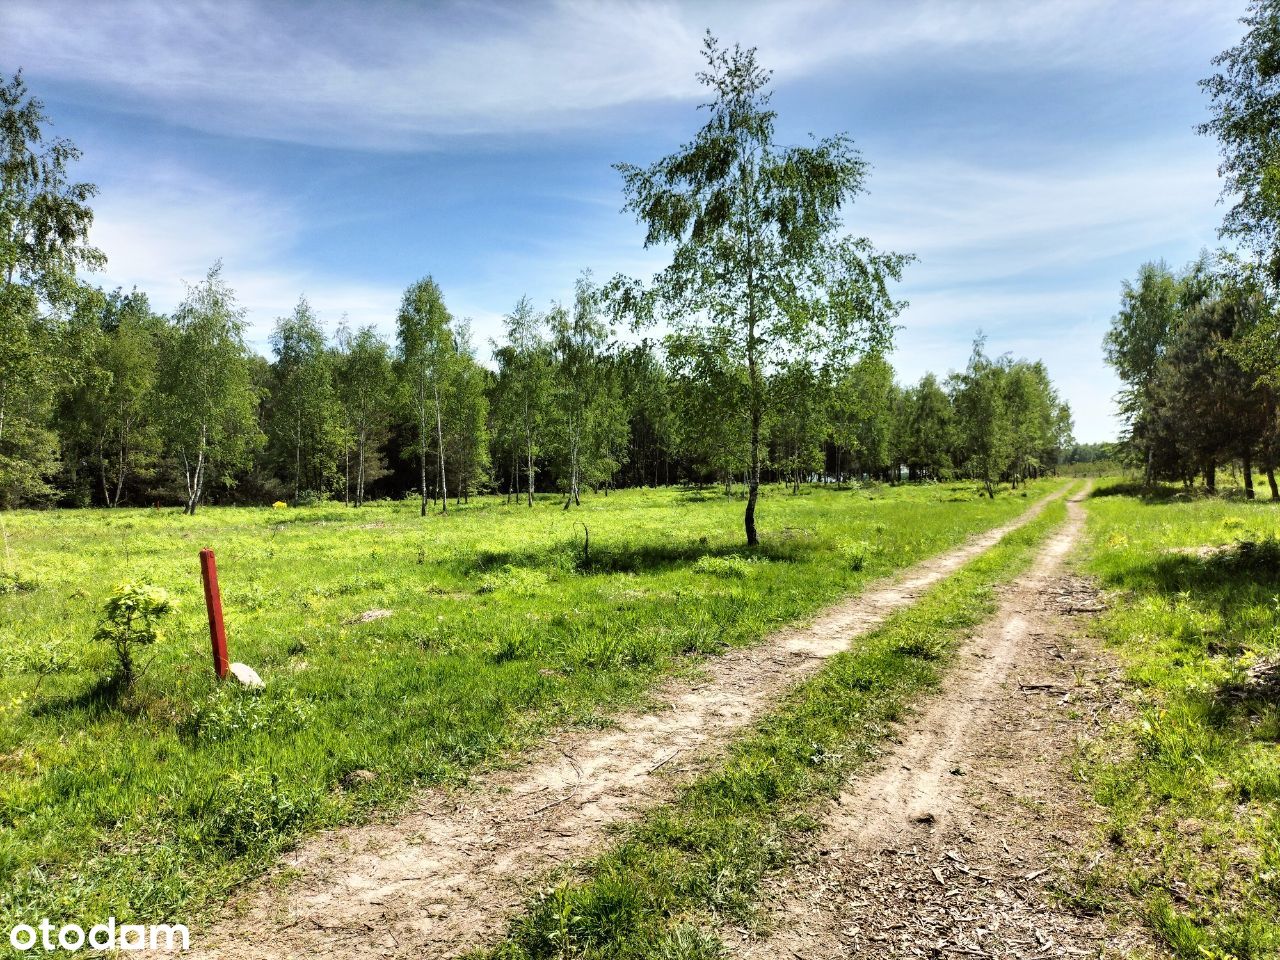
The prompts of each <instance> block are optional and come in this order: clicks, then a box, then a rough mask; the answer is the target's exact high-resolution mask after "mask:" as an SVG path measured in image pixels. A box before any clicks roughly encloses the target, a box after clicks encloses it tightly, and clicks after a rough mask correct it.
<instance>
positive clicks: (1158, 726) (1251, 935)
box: [1085, 484, 1280, 960]
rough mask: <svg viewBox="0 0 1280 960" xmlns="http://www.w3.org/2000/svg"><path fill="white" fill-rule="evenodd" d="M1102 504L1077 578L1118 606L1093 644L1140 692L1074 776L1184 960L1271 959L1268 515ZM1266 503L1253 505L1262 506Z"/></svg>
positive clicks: (1275, 766)
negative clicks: (1118, 663)
mask: <svg viewBox="0 0 1280 960" xmlns="http://www.w3.org/2000/svg"><path fill="white" fill-rule="evenodd" d="M1125 490H1126V488H1125V487H1123V486H1119V485H1116V484H1112V485H1110V486H1104V487H1102V488H1100V489H1099V490H1098V491H1097V493H1096V494H1095V497H1094V498H1093V500H1092V502H1091V504H1090V511H1089V512H1090V527H1089V538H1090V544H1089V554H1090V559H1089V561H1088V569H1089V570H1090V571H1091V572H1093V573H1094V574H1096V575H1097V576H1098V577H1099V578H1100V579H1101V581H1102V585H1103V586H1104V587H1106V588H1108V589H1111V590H1116V591H1120V594H1119V597H1120V600H1119V602H1116V603H1114V604H1113V605H1112V607H1111V611H1110V612H1109V613H1108V614H1106V615H1105V616H1104V617H1103V619H1102V621H1101V624H1100V625H1101V628H1102V630H1103V631H1104V636H1106V637H1107V638H1108V639H1109V641H1110V642H1111V643H1112V644H1113V645H1114V647H1115V649H1116V650H1117V651H1118V652H1119V654H1120V656H1121V658H1122V660H1123V662H1124V664H1125V666H1126V668H1127V671H1128V673H1129V676H1130V678H1131V679H1132V680H1133V682H1134V683H1135V685H1136V687H1137V690H1138V697H1139V700H1138V708H1137V713H1136V716H1135V717H1134V720H1133V723H1132V725H1131V727H1130V728H1128V729H1122V730H1118V731H1115V732H1114V733H1113V735H1112V736H1111V737H1110V738H1108V739H1107V740H1105V741H1104V742H1102V743H1100V744H1097V745H1096V751H1097V752H1096V755H1094V756H1092V757H1090V758H1088V759H1087V760H1086V762H1085V773H1086V774H1087V776H1089V778H1090V779H1091V780H1092V781H1093V783H1094V786H1095V789H1096V794H1097V797H1098V799H1099V800H1100V801H1101V802H1102V803H1103V804H1104V805H1105V807H1106V809H1107V811H1108V814H1109V826H1108V839H1109V841H1110V843H1111V844H1112V845H1113V847H1114V856H1113V857H1111V858H1109V860H1108V862H1109V863H1111V866H1110V867H1106V868H1104V869H1103V871H1102V872H1101V873H1100V874H1099V875H1098V876H1097V877H1095V878H1093V880H1094V883H1093V886H1092V887H1091V888H1090V891H1089V893H1088V894H1087V896H1098V897H1106V896H1108V892H1107V891H1108V888H1109V887H1110V886H1111V885H1121V886H1123V887H1124V888H1127V889H1128V890H1129V891H1130V892H1131V893H1133V894H1134V895H1136V896H1137V897H1138V898H1139V899H1140V900H1141V902H1142V904H1143V906H1144V909H1145V911H1146V914H1147V916H1148V919H1149V920H1150V922H1151V924H1152V926H1153V928H1154V929H1155V931H1156V932H1157V933H1158V934H1159V936H1160V937H1162V938H1163V940H1164V941H1165V942H1166V943H1167V944H1168V945H1169V946H1170V947H1171V948H1172V949H1173V950H1174V952H1175V953H1176V954H1177V955H1178V956H1181V957H1197V958H1204V957H1209V958H1221V960H1226V958H1229V957H1231V958H1239V960H1243V958H1255V957H1256V958H1261V957H1275V956H1278V955H1280V541H1278V540H1277V539H1276V537H1277V535H1280V512H1278V511H1277V506H1276V505H1275V504H1274V503H1272V502H1271V501H1270V500H1269V499H1262V500H1258V501H1254V502H1249V501H1245V500H1242V499H1232V500H1221V499H1203V498H1195V497H1188V496H1187V495H1185V494H1180V493H1175V492H1174V491H1165V492H1164V493H1162V494H1161V495H1159V496H1157V497H1154V498H1149V499H1145V500H1144V499H1140V498H1138V497H1135V496H1133V495H1127V494H1126V493H1125V492H1124V491H1125ZM1263 496H1264V497H1265V496H1266V495H1265V493H1264V494H1263Z"/></svg>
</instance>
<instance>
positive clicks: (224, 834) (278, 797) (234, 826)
mask: <svg viewBox="0 0 1280 960" xmlns="http://www.w3.org/2000/svg"><path fill="white" fill-rule="evenodd" d="M317 800H318V795H317V793H316V792H315V791H314V790H306V789H302V790H295V791H292V792H291V791H289V790H287V789H285V788H283V787H282V786H281V784H280V779H279V777H277V776H276V775H275V774H274V773H273V774H270V775H269V776H267V775H263V774H262V773H260V772H258V771H251V772H249V773H247V774H242V775H233V776H231V777H230V778H229V779H228V780H227V781H226V782H225V783H224V784H223V785H222V786H221V787H220V788H219V789H218V791H217V793H216V795H215V797H214V798H213V804H212V806H213V807H214V809H215V810H216V811H217V812H216V813H214V814H213V817H212V823H211V824H210V826H211V827H212V831H213V836H212V838H211V839H212V840H213V841H214V843H216V844H217V845H218V846H221V847H225V848H227V849H229V850H230V851H231V852H233V853H237V854H241V853H244V852H246V851H248V850H250V849H253V848H254V847H256V846H261V845H262V844H263V841H264V840H269V839H270V838H271V837H272V836H285V837H287V836H289V835H291V834H293V833H296V832H297V830H298V829H299V828H301V827H302V825H303V824H304V823H305V822H306V819H307V816H308V815H309V814H310V813H311V810H312V808H313V807H314V806H315V805H316V802H317Z"/></svg>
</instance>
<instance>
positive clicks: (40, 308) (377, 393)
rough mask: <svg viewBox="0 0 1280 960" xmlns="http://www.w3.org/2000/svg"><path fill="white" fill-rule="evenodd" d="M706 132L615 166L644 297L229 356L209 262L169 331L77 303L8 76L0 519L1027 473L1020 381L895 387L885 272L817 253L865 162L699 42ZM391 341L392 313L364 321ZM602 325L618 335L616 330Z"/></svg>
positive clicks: (419, 303)
mask: <svg viewBox="0 0 1280 960" xmlns="http://www.w3.org/2000/svg"><path fill="white" fill-rule="evenodd" d="M704 52H705V56H706V61H707V69H706V71H705V72H704V73H703V74H700V79H701V80H702V82H703V83H704V84H706V85H707V87H708V88H709V89H710V91H711V94H712V98H713V99H712V103H711V104H709V106H708V121H707V123H706V125H705V126H704V127H703V128H702V129H701V130H700V131H698V133H697V135H696V136H695V138H694V139H693V140H692V141H691V142H690V143H689V144H686V145H685V146H683V147H681V148H680V149H679V150H678V151H677V152H676V153H674V154H672V155H671V156H669V157H667V158H665V159H662V160H659V161H658V162H656V163H654V164H652V165H650V166H648V167H639V166H633V165H628V164H620V165H619V171H620V173H621V174H622V177H623V183H624V194H625V197H626V206H627V209H628V210H630V211H631V212H632V213H634V214H635V215H636V217H637V219H638V220H639V221H640V222H641V223H642V224H644V225H645V226H646V228H647V231H648V233H647V237H646V243H647V244H653V245H660V246H663V247H665V248H668V249H669V250H670V251H671V255H672V256H671V263H670V265H669V266H668V267H667V268H665V269H664V270H663V271H661V272H660V273H659V274H658V275H656V276H655V277H653V278H652V279H651V280H649V281H648V282H642V281H639V280H636V279H633V278H627V277H614V278H611V279H610V280H608V281H607V282H605V283H597V282H596V281H595V280H594V279H593V278H592V276H591V275H590V274H589V273H584V274H583V275H582V276H581V277H579V278H578V280H577V282H576V284H575V286H574V293H573V296H572V299H571V301H570V302H566V303H553V304H550V305H549V306H547V307H546V308H541V307H538V306H536V305H535V304H534V303H533V302H532V301H530V300H529V299H528V298H522V299H521V300H520V301H519V302H518V303H516V304H515V305H514V306H513V307H512V309H511V311H510V313H508V314H507V315H506V317H505V320H504V327H503V330H502V334H501V336H500V337H499V338H498V339H497V340H496V341H493V342H491V343H490V344H488V345H487V346H488V348H489V351H490V353H491V355H492V363H491V364H486V363H482V362H481V360H480V353H481V350H482V346H481V345H480V344H477V343H476V341H475V334H474V332H473V330H472V328H471V324H470V322H469V321H468V320H467V319H465V318H459V317H456V316H454V314H453V313H452V312H451V311H450V310H449V309H448V307H447V305H446V301H445V296H444V293H443V291H442V290H441V288H440V286H439V285H438V284H437V283H436V282H435V281H434V280H433V279H432V278H431V277H429V276H428V277H424V278H423V279H421V280H419V281H417V282H415V283H413V284H411V285H410V286H409V287H408V288H407V289H406V291H405V293H404V297H403V299H402V301H401V305H400V308H399V311H398V313H397V316H396V317H395V325H394V331H395V332H394V337H393V338H391V339H385V338H383V337H382V336H381V335H380V334H379V332H378V330H377V329H375V328H373V327H362V328H359V329H352V328H351V327H350V326H349V325H347V324H345V323H344V324H343V325H341V326H340V327H339V328H338V330H337V331H336V333H335V334H334V335H333V336H328V335H326V332H325V330H324V328H323V326H322V325H321V323H320V322H319V320H318V319H317V315H316V313H315V310H314V309H313V307H312V305H311V304H310V303H309V302H308V301H307V300H306V299H305V298H304V299H300V300H299V302H298V304H297V306H296V308H295V309H294V310H293V312H292V313H291V314H290V315H289V316H287V317H283V318H280V319H279V320H278V321H277V322H276V324H275V326H274V329H273V331H272V333H271V337H270V357H269V358H268V357H262V356H259V355H257V354H256V353H255V352H254V351H253V350H252V349H250V347H249V345H248V344H247V342H246V330H247V328H246V319H245V311H244V310H243V309H242V308H241V307H240V306H239V304H238V302H237V299H236V296H235V293H234V291H233V290H232V288H231V286H230V284H229V283H228V280H227V278H226V277H225V276H224V274H223V271H222V269H221V267H220V265H216V264H215V265H214V266H213V267H212V268H211V269H210V270H209V272H208V274H207V276H205V277H204V278H203V279H202V280H201V281H199V282H198V283H195V284H193V285H191V286H189V288H188V291H187V295H186V297H185V298H184V300H183V301H182V303H181V304H180V305H179V306H178V307H177V308H176V309H175V310H174V311H173V312H172V313H171V314H169V315H167V316H166V315H161V314H160V313H158V312H156V311H155V310H153V309H152V307H151V305H150V303H149V301H148V298H147V297H146V295H145V293H142V292H139V291H136V290H135V291H132V292H129V293H125V292H123V291H119V290H117V291H115V292H106V291H103V290H100V289H97V288H95V287H93V286H90V285H88V284H86V283H85V282H83V281H82V280H81V279H79V276H78V273H79V272H80V271H84V270H85V269H95V268H98V267H100V266H101V264H102V262H103V256H102V254H101V253H100V252H99V251H97V250H95V249H93V248H92V247H91V246H90V245H89V244H88V230H89V226H90V224H91V223H92V210H91V208H90V206H89V200H90V199H91V198H92V196H93V195H94V188H93V186H92V185H89V184H76V183H72V182H71V181H70V180H69V178H68V174H67V169H68V166H69V164H70V163H71V162H73V161H74V160H75V159H76V158H77V157H78V156H79V154H78V151H77V150H76V149H75V147H74V146H73V145H71V144H70V143H68V142H67V141H65V140H53V141H48V140H47V139H46V131H45V127H46V126H47V118H46V117H45V116H44V114H43V112H42V107H41V105H40V103H39V101H38V100H36V99H35V98H33V97H31V96H30V94H29V92H28V91H27V90H26V87H25V84H24V82H23V80H22V77H21V74H18V75H16V76H15V77H14V78H13V79H12V80H10V81H9V82H8V83H7V84H5V85H4V86H3V87H0V97H2V101H0V106H2V107H3V117H2V119H0V134H2V135H3V137H4V147H3V149H4V166H3V178H4V180H3V189H4V194H3V202H2V203H0V230H2V231H3V236H2V237H0V268H3V271H4V279H3V287H0V310H2V313H0V322H3V325H4V329H3V331H0V376H2V377H3V379H2V380H0V504H2V505H3V506H5V507H14V506H19V505H39V504H55V503H56V504H65V505H85V506H87V505H102V506H108V507H110V506H117V505H122V504H151V503H181V504H182V505H183V506H184V508H185V509H186V511H187V512H189V513H194V512H195V511H196V510H197V509H198V507H199V506H200V505H201V504H202V503H269V502H272V501H276V500H281V501H284V502H287V503H295V504H300V503H308V502H313V501H315V500H318V499H339V500H342V501H344V502H347V503H350V504H352V505H354V506H359V505H360V504H361V503H363V502H364V501H365V500H366V499H368V498H370V497H386V496H394V497H402V496H405V495H406V494H408V493H409V492H410V491H412V495H413V496H415V497H416V498H417V499H418V501H419V504H420V510H421V512H422V514H423V515H425V514H426V513H427V511H428V510H429V509H431V508H432V505H435V507H436V508H437V509H439V510H442V511H445V510H448V508H449V505H450V502H453V503H458V502H460V501H465V500H466V499H467V498H469V497H470V496H472V495H474V494H477V493H480V492H491V493H499V494H503V495H505V496H506V497H507V498H508V499H509V500H512V501H514V500H517V499H519V500H521V501H522V502H524V503H527V504H532V503H533V499H534V495H535V494H536V493H538V492H539V491H558V492H559V493H560V494H561V495H562V496H563V497H564V506H565V508H566V509H568V508H569V507H571V506H573V505H575V504H578V503H580V502H581V495H582V492H583V490H584V489H588V490H595V491H603V492H604V493H606V494H607V492H608V491H609V490H610V489H611V488H614V487H620V486H634V485H640V484H650V485H658V484H668V483H677V482H679V483H713V482H714V483H720V484H723V485H724V487H725V489H726V491H727V492H730V493H733V492H734V491H735V487H740V488H741V490H742V493H743V495H744V498H745V500H746V514H745V517H744V526H745V530H746V536H747V540H748V542H751V543H754V542H756V540H757V533H756V529H755V505H756V499H757V496H758V490H759V487H760V484H761V483H762V482H768V481H772V480H779V481H785V482H786V483H787V484H789V485H790V487H791V489H792V490H795V491H798V490H799V489H800V487H801V485H803V484H805V483H808V482H815V481H820V482H843V481H846V480H850V479H854V478H874V479H881V480H890V481H897V480H899V479H915V480H924V479H943V478H951V477H972V478H975V479H978V480H980V481H981V482H983V483H984V484H985V486H986V489H987V490H988V492H991V493H992V494H994V490H995V486H996V484H998V483H1000V482H1012V483H1014V484H1017V483H1020V482H1021V481H1022V480H1023V479H1025V478H1028V477H1032V476H1035V475H1036V474H1038V473H1039V472H1041V471H1043V470H1045V469H1048V468H1051V467H1052V466H1053V465H1055V464H1056V463H1057V461H1058V459H1059V457H1060V456H1061V454H1062V451H1063V450H1064V449H1065V448H1066V447H1067V446H1068V445H1069V444H1070V442H1071V441H1070V430H1071V424H1070V412H1069V410H1068V408H1067V405H1066V404H1065V403H1064V402H1063V401H1062V400H1061V398H1060V397H1059V396H1058V395H1057V393H1056V391H1055V389H1054V387H1053V384H1052V382H1051V381H1050V378H1049V376H1048V373H1047V371H1046V370H1045V368H1044V366H1043V364H1041V363H1038V362H1028V361H1023V360H1018V361H1014V360H1012V359H1010V358H1009V357H991V356H988V354H987V353H986V351H985V346H984V344H983V342H982V341H981V339H979V341H978V342H977V343H976V344H975V348H974V352H973V355H972V357H971V358H970V360H969V363H968V365H967V366H966V368H965V369H964V370H963V371H961V372H959V373H956V374H952V375H951V376H949V377H947V378H939V377H936V376H934V375H932V374H931V375H927V376H925V377H924V378H923V379H922V380H921V381H920V382H919V383H918V384H915V385H912V386H909V387H902V386H899V385H898V384H897V383H896V382H895V380H894V375H893V370H892V367H891V366H890V364H889V362H888V360H887V356H888V354H889V352H890V350H891V348H892V331H893V322H892V321H893V319H894V318H895V317H896V316H897V314H898V313H899V312H900V310H901V309H902V307H903V306H904V304H902V303H901V302H899V301H896V300H895V299H894V298H893V297H892V296H891V294H890V292H889V285H890V284H891V283H892V282H894V281H896V280H897V279H898V278H899V277H900V274H901V271H902V269H903V268H904V266H905V265H906V264H907V263H909V261H910V259H911V258H910V257H908V256H904V255H900V254H893V253H885V252H882V251H879V250H877V249H876V248H875V247H874V246H873V245H872V244H871V242H870V241H869V240H867V239H866V238H855V237H850V236H847V235H845V234H844V232H843V226H842V223H843V213H842V208H843V207H844V206H846V205H847V204H848V203H849V202H850V201H851V200H852V198H853V197H854V196H856V194H858V193H859V192H860V191H861V190H862V189H863V184H864V180H865V176H866V170H867V168H866V164H865V161H863V160H862V158H861V156H860V154H859V153H858V151H857V150H856V149H854V147H853V145H852V142H851V141H850V140H849V139H848V138H847V137H846V136H844V135H837V136H835V137H831V138H826V139H822V140H814V141H813V142H811V143H808V144H805V145H801V146H787V145H780V144H778V143H776V141H775V135H774V119H775V117H774V113H773V112H772V110H771V109H770V108H769V105H768V104H769V96H768V91H767V89H766V88H767V84H768V80H769V75H768V72H767V71H765V70H763V69H762V68H760V67H759V65H758V64H757V63H756V60H755V52H754V50H744V49H742V48H739V47H733V48H721V47H720V46H719V45H718V44H717V43H716V41H715V40H714V38H712V37H710V36H709V35H708V37H707V38H706V42H705V50H704ZM388 319H390V318H388ZM620 328H623V329H629V330H630V331H631V333H632V334H633V336H631V337H626V336H620V335H619V329H620Z"/></svg>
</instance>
